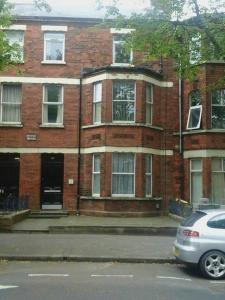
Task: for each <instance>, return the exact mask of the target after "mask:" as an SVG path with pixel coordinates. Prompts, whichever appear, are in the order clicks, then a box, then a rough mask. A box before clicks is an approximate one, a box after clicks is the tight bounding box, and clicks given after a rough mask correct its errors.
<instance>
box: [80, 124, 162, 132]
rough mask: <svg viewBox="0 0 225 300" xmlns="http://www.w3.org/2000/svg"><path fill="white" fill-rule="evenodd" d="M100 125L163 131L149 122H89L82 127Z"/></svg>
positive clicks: (87, 127)
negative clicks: (89, 123)
mask: <svg viewBox="0 0 225 300" xmlns="http://www.w3.org/2000/svg"><path fill="white" fill-rule="evenodd" d="M101 126H132V127H146V128H151V129H156V130H160V131H163V128H161V127H158V126H153V125H150V124H145V123H134V122H132V123H114V122H113V123H98V124H97V123H96V124H91V125H85V126H82V129H89V128H96V127H101Z"/></svg>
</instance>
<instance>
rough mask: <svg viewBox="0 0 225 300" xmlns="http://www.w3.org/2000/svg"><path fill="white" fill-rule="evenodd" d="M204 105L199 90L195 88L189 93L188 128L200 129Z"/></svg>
mask: <svg viewBox="0 0 225 300" xmlns="http://www.w3.org/2000/svg"><path fill="white" fill-rule="evenodd" d="M201 117H202V105H201V95H200V91H199V90H193V91H191V92H190V94H189V113H188V121H187V129H189V130H192V129H198V128H200V125H201Z"/></svg>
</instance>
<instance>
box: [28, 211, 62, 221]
mask: <svg viewBox="0 0 225 300" xmlns="http://www.w3.org/2000/svg"><path fill="white" fill-rule="evenodd" d="M66 216H68V212H67V211H65V210H50V209H49V210H46V209H45V210H33V211H31V213H30V215H29V218H32V219H34V218H40V219H44V218H46V219H51V218H52V219H56V218H62V217H66Z"/></svg>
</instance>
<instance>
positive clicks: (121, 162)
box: [112, 153, 134, 195]
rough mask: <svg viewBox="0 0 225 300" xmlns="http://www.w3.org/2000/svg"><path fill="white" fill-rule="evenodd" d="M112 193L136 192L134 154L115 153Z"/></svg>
mask: <svg viewBox="0 0 225 300" xmlns="http://www.w3.org/2000/svg"><path fill="white" fill-rule="evenodd" d="M112 173H113V176H112V194H114V195H116V194H121V195H133V194H134V155H133V154H130V153H115V154H113V159H112Z"/></svg>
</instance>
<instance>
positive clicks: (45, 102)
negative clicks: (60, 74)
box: [42, 84, 64, 127]
mask: <svg viewBox="0 0 225 300" xmlns="http://www.w3.org/2000/svg"><path fill="white" fill-rule="evenodd" d="M50 85H52V86H53V85H55V86H59V87H60V88H61V94H62V100H61V102H48V101H45V89H46V88H47V87H48V86H50ZM49 105H58V106H61V107H62V122H60V123H49V122H44V111H45V107H46V106H49ZM63 117H64V87H63V85H60V84H44V85H43V94H42V125H45V126H55V127H57V126H62V125H63V122H64V118H63Z"/></svg>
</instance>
